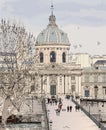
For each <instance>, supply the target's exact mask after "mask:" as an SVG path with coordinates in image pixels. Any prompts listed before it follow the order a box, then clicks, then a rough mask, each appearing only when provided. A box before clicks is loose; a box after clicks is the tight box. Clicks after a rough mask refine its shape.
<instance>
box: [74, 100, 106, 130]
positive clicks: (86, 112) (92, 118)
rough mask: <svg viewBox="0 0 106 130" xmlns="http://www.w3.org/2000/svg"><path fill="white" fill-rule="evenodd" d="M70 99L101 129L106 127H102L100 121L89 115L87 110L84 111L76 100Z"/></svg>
mask: <svg viewBox="0 0 106 130" xmlns="http://www.w3.org/2000/svg"><path fill="white" fill-rule="evenodd" d="M72 101H73V102H74V103H75V104H76V105H79V107H80V109H81V110H82V111H83V112H84V113H85V114H86V115H87V116H88V117H89V118H90V119H91V120H92V121H93V122H94V123H95V124H96V125H97V126H98V127H99V128H101V130H106V127H104V126H103V125H102V124H101V122H100V121H98V120H97V119H96V118H95V117H94V116H93V115H91V114H90V113H89V112H88V111H86V110H85V109H84V108H83V107H82V106H81V105H80V104H79V103H78V102H77V101H75V100H74V99H73V98H72Z"/></svg>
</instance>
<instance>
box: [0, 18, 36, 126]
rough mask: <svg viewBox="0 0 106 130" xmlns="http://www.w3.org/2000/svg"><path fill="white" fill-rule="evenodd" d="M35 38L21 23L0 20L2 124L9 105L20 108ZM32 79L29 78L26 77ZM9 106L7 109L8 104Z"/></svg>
mask: <svg viewBox="0 0 106 130" xmlns="http://www.w3.org/2000/svg"><path fill="white" fill-rule="evenodd" d="M34 42H35V38H34V37H33V35H31V34H30V33H27V32H26V30H25V28H24V27H20V26H18V25H16V24H14V23H12V24H10V23H9V22H6V21H5V20H1V24H0V49H1V52H0V60H1V61H0V84H1V87H0V88H1V91H2V96H3V97H4V99H5V100H4V106H3V111H2V124H3V125H6V121H7V118H8V117H9V116H10V115H11V114H12V111H13V109H17V111H19V110H20V106H21V104H22V102H23V100H24V97H25V94H27V93H26V92H27V91H26V83H27V78H29V77H32V76H31V72H30V70H31V67H32V66H33V63H34V58H33V57H34V55H33V54H34V50H33V48H34ZM30 80H32V78H30ZM11 106H12V109H11V110H9V107H11Z"/></svg>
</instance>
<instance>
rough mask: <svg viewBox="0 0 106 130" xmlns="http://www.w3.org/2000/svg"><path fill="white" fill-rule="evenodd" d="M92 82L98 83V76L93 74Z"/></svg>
mask: <svg viewBox="0 0 106 130" xmlns="http://www.w3.org/2000/svg"><path fill="white" fill-rule="evenodd" d="M94 82H98V75H97V74H94Z"/></svg>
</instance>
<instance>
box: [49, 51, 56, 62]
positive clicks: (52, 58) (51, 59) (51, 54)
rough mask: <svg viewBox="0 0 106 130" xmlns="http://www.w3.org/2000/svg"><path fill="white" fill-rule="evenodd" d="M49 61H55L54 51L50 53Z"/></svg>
mask: <svg viewBox="0 0 106 130" xmlns="http://www.w3.org/2000/svg"><path fill="white" fill-rule="evenodd" d="M50 62H56V53H55V52H54V51H52V52H51V53H50Z"/></svg>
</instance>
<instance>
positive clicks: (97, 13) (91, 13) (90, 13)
mask: <svg viewBox="0 0 106 130" xmlns="http://www.w3.org/2000/svg"><path fill="white" fill-rule="evenodd" d="M69 14H70V15H72V16H76V17H78V16H79V17H94V18H99V19H105V20H106V11H102V10H95V9H89V10H87V9H82V10H80V11H79V12H71V13H69Z"/></svg>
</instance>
